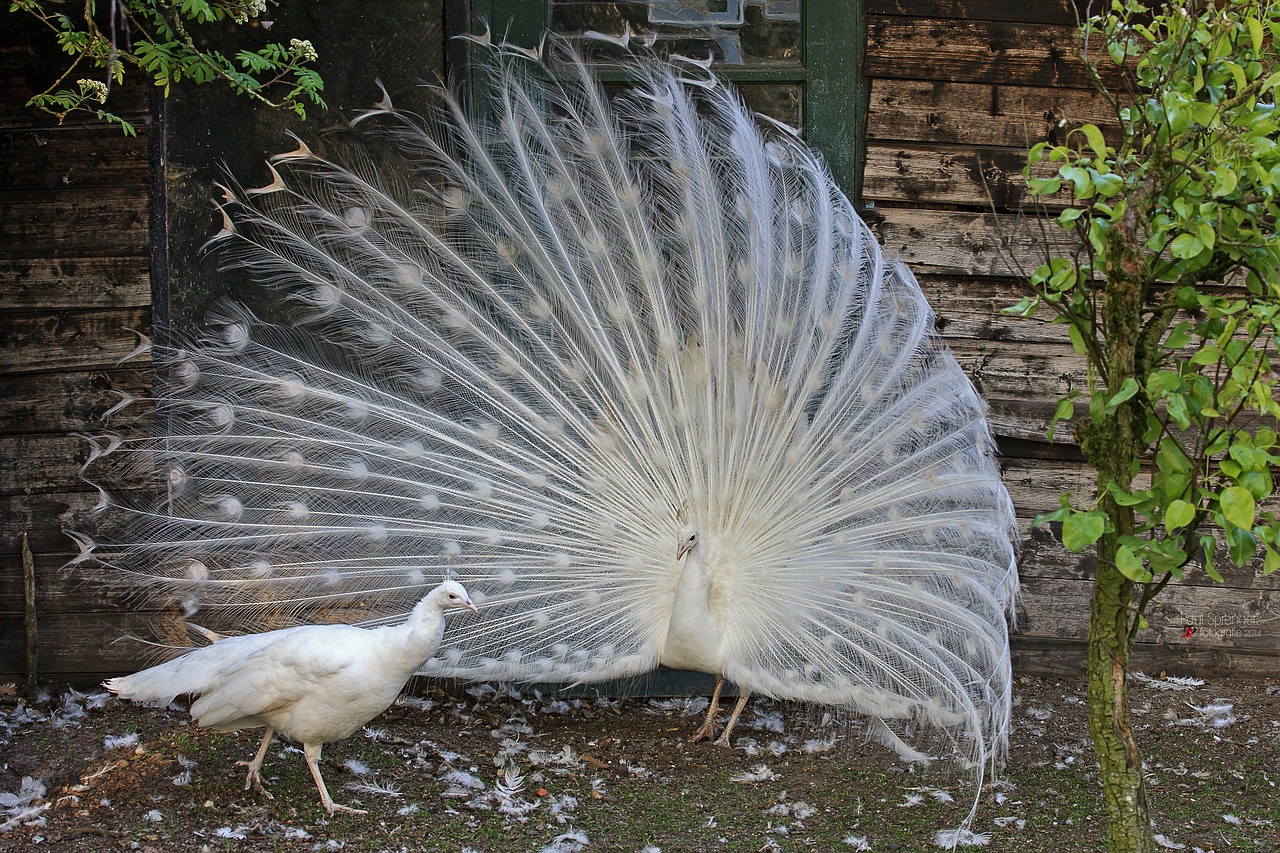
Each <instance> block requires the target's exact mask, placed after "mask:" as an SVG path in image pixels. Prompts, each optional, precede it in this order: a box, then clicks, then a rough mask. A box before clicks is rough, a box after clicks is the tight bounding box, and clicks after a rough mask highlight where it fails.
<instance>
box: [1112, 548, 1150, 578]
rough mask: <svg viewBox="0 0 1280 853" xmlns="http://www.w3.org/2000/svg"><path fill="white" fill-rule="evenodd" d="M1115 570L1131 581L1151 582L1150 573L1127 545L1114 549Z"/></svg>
mask: <svg viewBox="0 0 1280 853" xmlns="http://www.w3.org/2000/svg"><path fill="white" fill-rule="evenodd" d="M1116 568H1117V569H1119V570H1120V574H1122V575H1124V576H1125V577H1127V578H1128V579H1129V580H1131V581H1136V582H1137V583H1146V582H1147V581H1149V580H1151V572H1150V571H1148V570H1147V567H1146V566H1144V565H1143V564H1142V559H1141V558H1140V557H1138V555H1137V554H1135V553H1133V549H1132V548H1130V547H1129V546H1128V545H1121V546H1120V547H1119V548H1117V549H1116Z"/></svg>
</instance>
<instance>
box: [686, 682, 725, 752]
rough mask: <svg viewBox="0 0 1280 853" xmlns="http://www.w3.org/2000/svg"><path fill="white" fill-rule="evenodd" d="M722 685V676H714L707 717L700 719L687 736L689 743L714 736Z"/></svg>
mask: <svg viewBox="0 0 1280 853" xmlns="http://www.w3.org/2000/svg"><path fill="white" fill-rule="evenodd" d="M721 687H724V676H723V675H717V676H716V689H715V692H714V693H712V694H711V707H709V708H707V718H706V719H705V720H703V721H702V725H701V726H699V727H698V730H697V731H696V732H694V733H693V735H692V736H690V738H689V743H697V742H698V741H700V740H702V739H703V738H706V739H707V740H711V739H712V738H713V737H715V736H716V714H717V713H718V712H719V711H720V688H721Z"/></svg>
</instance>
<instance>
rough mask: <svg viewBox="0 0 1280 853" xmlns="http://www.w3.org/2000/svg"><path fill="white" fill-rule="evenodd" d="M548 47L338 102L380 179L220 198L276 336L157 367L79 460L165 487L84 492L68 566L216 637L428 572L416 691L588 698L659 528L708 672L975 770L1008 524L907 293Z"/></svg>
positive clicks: (776, 171) (679, 113)
mask: <svg viewBox="0 0 1280 853" xmlns="http://www.w3.org/2000/svg"><path fill="white" fill-rule="evenodd" d="M547 50H548V51H549V53H550V58H549V60H548V62H549V63H550V64H551V65H552V66H553V70H552V71H550V72H549V71H548V70H547V68H546V67H544V66H543V65H542V64H541V63H540V62H539V61H537V60H534V59H531V58H530V56H529V54H528V53H527V52H525V51H522V50H519V49H515V48H508V47H496V48H494V50H493V53H492V69H491V72H492V73H491V74H490V85H491V88H490V93H489V103H488V107H489V111H490V112H489V119H488V120H486V121H484V122H475V121H471V120H469V119H468V118H467V117H466V115H465V114H464V111H463V109H462V108H461V107H460V106H459V104H458V103H457V102H456V101H455V100H453V99H452V98H450V97H449V96H448V95H447V94H444V93H442V94H441V100H440V107H439V112H438V113H437V114H435V115H431V116H428V117H427V119H428V120H427V121H426V122H425V123H419V122H418V121H415V120H414V119H413V118H412V117H409V116H406V115H403V114H401V113H399V112H397V111H396V110H395V109H394V108H392V107H391V106H390V105H389V104H384V105H383V106H382V107H380V108H378V109H375V110H373V111H370V112H368V113H365V114H363V115H361V116H360V117H359V118H358V119H357V122H356V124H357V125H358V126H359V130H361V131H366V132H370V133H373V134H375V135H378V136H380V137H385V138H387V139H390V140H391V141H392V142H393V143H394V145H395V147H396V151H397V154H396V157H397V158H398V160H399V161H401V165H399V166H397V167H396V168H394V169H392V168H382V169H376V168H373V167H372V166H370V165H369V164H368V163H367V162H364V161H363V160H360V161H358V162H359V164H358V165H357V166H352V167H344V166H343V165H340V164H339V163H337V162H334V161H331V160H328V159H325V158H324V157H321V156H319V155H317V154H315V153H313V152H312V151H311V150H309V149H308V148H307V147H306V146H305V145H303V146H301V147H299V149H298V150H296V151H294V152H291V153H288V154H282V155H279V156H276V157H274V158H273V159H272V160H271V166H272V170H273V173H274V174H275V179H274V180H273V182H272V183H271V184H270V185H269V186H266V187H263V188H261V189H244V188H241V187H239V186H230V187H228V188H227V189H226V200H225V203H224V204H223V205H222V210H223V213H224V216H225V225H224V227H223V229H222V230H221V231H220V232H219V233H218V234H217V235H216V236H215V237H214V238H213V240H212V243H213V244H214V247H215V248H216V250H217V252H218V256H219V257H220V259H221V261H222V263H223V265H224V266H226V267H229V268H236V269H242V270H247V271H248V272H249V273H250V274H251V275H252V276H253V277H254V278H255V279H256V280H257V281H258V282H259V283H260V284H261V285H262V286H263V287H264V288H266V289H267V290H269V291H272V292H273V293H274V296H275V300H276V302H277V303H278V306H279V308H280V317H279V318H278V319H276V321H275V322H269V321H268V320H267V319H263V318H257V317H254V316H251V315H250V314H249V313H248V312H247V311H246V310H244V309H243V308H238V307H234V306H230V305H223V306H220V307H219V309H218V310H217V311H215V313H214V315H213V316H212V317H211V319H210V321H209V323H208V325H207V327H206V329H205V331H204V332H203V334H202V336H201V337H200V339H199V340H198V341H196V342H193V343H192V344H190V345H189V346H186V347H183V348H170V349H165V350H162V351H157V352H156V357H157V359H158V361H159V363H160V375H161V376H162V377H164V379H163V381H162V382H161V384H160V386H159V387H160V388H161V389H162V390H161V391H160V392H159V393H157V395H156V399H155V400H154V401H153V402H154V404H155V406H156V407H157V409H158V419H159V422H160V423H161V424H162V425H163V430H162V432H161V434H159V435H154V436H149V435H129V436H125V437H116V438H113V439H111V440H110V441H108V442H107V443H106V444H105V445H102V447H103V448H104V449H105V450H109V451H110V452H104V453H103V455H102V457H101V458H100V459H98V460H96V461H95V462H94V465H93V469H94V471H93V473H94V476H95V479H97V480H98V481H104V476H103V473H102V472H103V471H104V470H105V471H110V468H109V466H110V465H117V464H118V465H124V466H125V467H130V466H136V469H137V470H139V471H143V472H151V475H152V476H154V477H156V478H157V479H158V485H159V486H160V487H161V489H160V491H161V492H162V495H161V497H160V499H159V500H157V501H155V502H154V503H129V502H125V501H123V500H121V499H117V498H114V497H108V498H107V500H106V504H107V507H108V518H110V519H113V520H115V521H119V522H120V523H121V524H122V525H123V529H124V532H123V533H121V534H119V535H118V536H116V537H114V538H112V539H110V540H109V541H107V540H104V541H101V542H99V543H97V544H96V545H94V546H93V547H92V548H91V549H89V550H91V553H92V556H93V557H94V558H96V559H98V560H100V561H102V562H103V563H105V564H107V565H109V566H111V567H113V568H115V569H118V570H120V571H122V572H128V573H132V574H133V575H134V576H136V578H137V580H138V581H139V582H140V583H143V584H149V585H155V586H157V587H158V588H159V590H160V591H162V592H163V593H164V594H166V595H172V596H176V597H177V598H178V599H179V600H181V601H182V602H183V603H184V604H185V605H186V607H187V608H188V609H189V610H191V611H194V610H195V609H196V608H198V607H203V606H209V605H216V606H219V607H226V608H232V610H233V613H234V616H235V618H236V620H238V621H239V622H240V623H241V624H242V626H243V627H246V628H248V627H253V628H259V627H279V626H280V624H282V622H286V621H288V620H290V619H293V618H297V617H303V618H314V615H315V611H317V610H319V609H325V608H333V609H338V610H341V611H343V614H342V615H343V617H344V618H352V617H353V616H354V617H355V618H359V619H362V620H367V621H371V622H377V621H379V620H390V619H397V620H398V619H399V618H401V617H402V615H403V613H404V612H405V611H406V610H408V609H409V608H410V607H411V606H412V604H413V602H414V601H416V600H417V599H418V598H419V597H420V596H421V594H422V587H423V585H425V584H433V583H436V582H437V581H438V580H439V579H440V578H441V576H442V575H448V576H454V577H457V578H458V579H459V580H461V581H463V582H464V583H465V584H466V586H467V588H468V589H469V590H471V591H472V596H473V598H474V600H475V601H476V603H477V604H481V607H480V613H481V617H480V618H479V619H476V620H472V621H471V622H469V623H468V624H467V625H465V626H459V627H460V629H459V630H456V631H451V632H450V636H449V637H448V640H447V643H446V645H445V646H444V647H443V648H442V649H441V650H440V652H439V653H438V654H437V656H436V657H435V658H434V659H433V660H432V661H431V662H430V663H429V666H428V670H429V671H430V672H433V673H438V674H447V675H452V676H461V677H466V678H493V679H498V678H501V679H520V680H537V681H591V680H600V679H607V678H612V677H619V676H628V675H634V674H637V673H642V672H645V671H647V670H650V669H652V668H653V667H655V666H656V665H657V663H658V659H659V655H660V652H661V649H662V646H663V643H664V641H665V640H666V632H667V630H668V626H669V623H670V619H671V609H672V599H673V596H674V595H675V589H676V585H677V580H678V578H679V576H680V572H681V564H680V563H679V562H677V559H676V537H677V533H678V531H679V530H681V529H682V527H684V526H686V525H689V524H693V525H696V526H697V528H698V529H699V530H701V532H702V543H701V544H700V545H699V549H700V551H701V552H702V553H703V554H705V561H706V562H705V564H706V565H707V566H708V567H709V570H710V572H711V588H710V593H709V598H708V601H709V605H708V606H709V607H710V608H712V612H713V613H714V615H715V618H716V625H717V630H718V631H719V636H720V641H721V643H722V648H723V657H724V674H725V675H726V676H728V677H729V678H730V679H731V680H733V681H735V682H737V683H739V684H740V685H743V686H745V687H747V688H749V689H751V690H753V691H758V692H761V693H766V694H770V695H774V696H779V697H785V698H792V699H799V700H808V701H815V702H824V703H833V704H837V705H841V706H845V707H847V708H850V709H852V710H855V711H858V712H861V713H865V714H868V715H871V716H873V717H878V718H881V719H883V720H884V721H886V722H888V723H890V724H892V725H894V726H896V727H897V729H898V730H900V731H904V732H905V731H906V730H907V729H910V728H913V727H915V726H916V725H917V724H921V723H923V724H930V725H931V726H932V727H934V728H935V729H938V730H941V731H944V732H948V733H950V734H951V736H952V737H953V739H954V742H955V744H956V745H958V747H959V748H960V749H961V751H962V753H963V754H964V757H965V758H968V759H973V760H976V761H983V760H985V759H988V758H992V757H994V756H995V755H996V754H997V753H998V752H999V748H1000V744H1001V743H1002V742H1003V738H1004V734H1005V731H1006V728H1007V725H1008V719H1009V682H1010V672H1009V656H1008V632H1007V622H1006V619H1007V617H1008V615H1009V613H1010V609H1011V606H1012V602H1013V599H1014V596H1015V593H1016V588H1017V574H1016V569H1015V566H1014V559H1015V546H1014V544H1013V543H1014V542H1015V541H1016V536H1017V533H1016V528H1015V523H1014V515H1013V510H1012V507H1011V505H1010V502H1009V498H1008V496H1007V494H1006V493H1005V490H1004V488H1003V486H1002V485H1001V482H1000V476H999V471H998V468H997V465H996V464H995V462H994V459H993V443H992V440H991V437H990V435H989V434H988V430H987V427H986V425H985V422H984V419H983V405H982V403H981V401H980V400H979V398H978V396H977V395H976V393H975V391H974V389H973V387H972V385H971V384H970V383H969V381H968V380H967V378H966V377H965V375H964V374H963V372H962V371H961V369H960V368H959V366H958V365H957V363H956V361H955V360H954V358H953V357H952V356H951V355H950V354H949V353H948V352H947V351H946V349H945V348H944V347H943V345H942V344H941V343H940V342H939V341H938V340H937V339H936V337H935V336H934V331H933V316H932V314H931V312H930V310H929V307H928V306H927V304H926V302H925V300H924V298H923V296H922V295H921V293H920V290H919V289H918V287H917V285H916V283H915V281H914V279H913V278H912V276H911V274H910V272H909V271H908V270H907V269H906V268H905V267H904V266H903V265H902V264H901V263H900V262H898V261H896V260H893V259H890V258H887V257H886V256H885V255H884V253H883V252H882V251H881V250H880V248H879V246H878V245H877V244H876V242H875V239H874V237H873V235H872V234H871V233H870V232H869V230H868V228H867V227H866V225H865V224H863V222H862V221H861V220H860V219H859V217H858V216H857V214H856V213H855V212H854V209H853V207H852V206H851V204H850V203H849V201H848V199H847V198H846V197H845V196H844V194H843V193H842V192H841V191H840V189H839V188H838V187H837V186H836V185H835V183H834V182H833V180H832V178H831V176H830V174H829V173H828V172H827V170H826V168H825V167H824V166H823V164H822V163H821V162H820V160H819V159H818V158H817V157H816V156H815V155H814V154H813V153H812V152H811V151H810V150H809V149H808V148H806V147H805V146H804V145H803V144H802V143H801V142H800V141H799V140H798V139H796V138H795V137H794V135H792V134H790V133H788V132H786V130H785V129H779V128H772V129H771V130H770V132H769V133H768V134H766V133H764V132H763V131H762V130H761V129H760V127H759V125H758V123H757V121H756V120H755V118H754V117H753V116H752V114H751V113H749V112H748V111H747V109H746V108H745V107H744V106H743V105H742V103H741V102H740V101H739V100H738V98H737V96H736V95H735V93H734V92H733V91H732V90H731V88H729V87H728V86H726V85H724V84H722V83H721V82H719V81H718V80H717V79H715V78H714V77H713V76H711V75H709V74H707V73H706V72H705V71H703V70H702V69H700V68H698V67H696V66H695V65H692V64H691V65H687V66H683V65H679V64H678V63H666V64H664V63H659V62H653V61H643V60H641V61H635V62H631V63H629V64H628V65H627V68H628V70H629V72H630V73H631V74H632V75H633V77H634V84H633V85H631V86H629V87H628V88H627V89H626V90H625V91H624V92H623V93H622V94H619V95H616V96H614V97H612V98H610V97H609V96H607V95H606V93H605V92H604V90H603V89H602V88H601V87H600V86H599V85H598V84H597V82H596V81H595V79H594V77H593V72H592V70H591V69H590V68H588V67H587V65H586V64H585V63H584V62H583V60H582V59H581V58H580V57H579V56H578V55H577V54H576V53H575V52H574V51H573V50H572V49H570V48H568V47H566V46H565V44H563V43H561V42H556V41H552V42H551V43H550V44H549V46H548V48H547ZM121 476H123V474H121V473H119V472H116V473H107V474H106V477H105V480H107V481H110V480H111V479H112V478H116V477H121ZM104 494H105V492H104ZM895 721H896V722H895Z"/></svg>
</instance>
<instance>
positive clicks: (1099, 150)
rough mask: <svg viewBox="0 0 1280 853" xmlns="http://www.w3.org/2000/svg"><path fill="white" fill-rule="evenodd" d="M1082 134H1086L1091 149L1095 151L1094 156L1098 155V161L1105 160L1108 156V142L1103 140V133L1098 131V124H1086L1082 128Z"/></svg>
mask: <svg viewBox="0 0 1280 853" xmlns="http://www.w3.org/2000/svg"><path fill="white" fill-rule="evenodd" d="M1080 132H1081V133H1083V134H1084V138H1085V139H1086V140H1087V141H1088V143H1089V147H1090V148H1092V149H1093V153H1094V154H1097V155H1098V159H1099V160H1102V159H1105V158H1106V156H1107V142H1106V140H1105V139H1103V138H1102V131H1101V130H1098V126H1097V125H1096V124H1086V125H1084V126H1083V127H1081V128H1080Z"/></svg>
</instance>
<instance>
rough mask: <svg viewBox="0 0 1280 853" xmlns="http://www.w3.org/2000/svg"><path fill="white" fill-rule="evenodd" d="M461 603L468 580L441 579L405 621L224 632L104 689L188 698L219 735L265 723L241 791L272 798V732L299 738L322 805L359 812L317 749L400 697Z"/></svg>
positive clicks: (467, 604) (154, 698)
mask: <svg viewBox="0 0 1280 853" xmlns="http://www.w3.org/2000/svg"><path fill="white" fill-rule="evenodd" d="M458 608H465V609H468V610H471V611H473V612H474V611H475V609H476V607H475V605H474V604H472V603H471V599H470V597H468V595H467V591H466V589H464V588H463V586H462V584H460V583H457V582H456V581H445V582H444V583H442V584H440V585H439V586H437V587H436V588H435V589H433V590H431V592H429V593H427V595H426V596H425V597H424V598H423V599H422V600H421V601H419V602H418V604H417V606H415V607H414V608H413V610H412V611H411V612H410V614H409V618H408V619H406V620H405V621H404V622H403V623H402V624H400V625H395V626H384V627H381V628H375V629H372V630H369V629H364V628H358V627H355V626H352V625H299V626H296V627H293V628H281V629H279V630H277V631H268V632H266V633H263V634H243V635H240V636H237V637H224V638H220V639H218V640H216V641H215V642H213V643H211V644H210V645H208V646H204V647H202V648H199V649H196V650H194V651H191V652H188V653H187V654H185V655H183V656H182V657H180V658H174V659H173V660H171V661H168V662H167V663H162V664H160V665H159V666H153V667H151V668H150V669H144V670H142V671H141V672H135V673H134V674H133V675H126V676H123V677H121V678H112V679H110V680H108V681H106V682H105V683H104V685H103V686H105V687H106V688H107V689H108V690H110V691H111V692H113V693H115V694H117V695H119V696H120V698H122V699H135V700H137V701H139V702H159V703H161V704H164V705H167V704H169V703H170V702H172V701H173V700H174V698H175V697H177V696H182V695H186V694H190V695H192V696H193V697H195V701H194V702H193V703H192V705H191V716H192V718H193V719H194V720H196V722H198V723H199V724H200V725H201V726H205V727H208V728H213V729H215V730H217V731H224V732H231V731H237V730H239V729H256V728H258V727H260V726H266V729H267V731H266V734H265V735H263V738H262V746H261V747H259V748H258V754H257V755H255V756H254V757H253V760H252V761H241V762H239V763H240V764H241V765H245V766H247V767H248V768H249V772H248V775H247V776H246V777H245V782H244V787H245V790H248V789H249V787H250V786H253V787H254V788H256V789H257V790H259V791H261V792H262V793H263V794H266V796H267V797H268V798H271V794H270V793H268V792H267V791H266V789H264V788H263V787H262V773H261V770H262V762H263V760H264V759H265V758H266V757H267V747H268V746H269V745H270V744H271V738H272V737H273V736H274V735H275V734H277V733H278V734H281V735H283V736H284V737H287V738H289V739H291V740H295V741H298V742H299V743H301V744H302V753H303V756H304V757H305V758H306V760H307V767H309V768H310V769H311V778H312V779H314V780H315V783H316V788H317V789H318V790H319V791H320V802H321V804H323V805H324V808H325V810H326V811H327V812H329V813H330V814H333V813H334V812H335V811H344V812H353V813H356V814H363V811H362V810H360V809H353V808H351V807H350V806H344V805H341V804H339V803H335V802H334V801H333V798H332V797H330V796H329V790H328V788H326V787H325V784H324V779H323V777H321V775H320V750H321V749H322V748H323V747H324V745H325V744H326V743H330V742H331V741H335V740H341V739H342V738H345V737H347V736H349V735H351V734H352V733H353V732H355V730H356V729H358V728H360V727H361V726H363V725H364V724H365V723H367V722H369V721H370V720H372V719H373V718H374V717H376V716H377V715H378V714H381V713H382V712H383V711H385V710H386V709H387V708H388V707H389V706H390V705H391V703H392V702H394V701H395V699H396V697H397V696H399V695H400V691H401V689H403V688H404V685H405V683H406V682H407V681H408V680H409V679H410V678H411V677H413V674H414V673H415V672H417V671H418V670H419V669H421V668H422V665H423V664H424V663H425V662H426V660H427V658H429V657H431V655H432V654H433V653H434V652H435V650H436V648H437V647H438V646H439V645H440V638H441V637H442V636H444V614H445V611H446V610H452V609H458Z"/></svg>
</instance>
